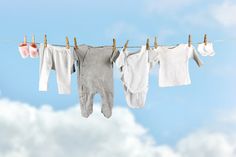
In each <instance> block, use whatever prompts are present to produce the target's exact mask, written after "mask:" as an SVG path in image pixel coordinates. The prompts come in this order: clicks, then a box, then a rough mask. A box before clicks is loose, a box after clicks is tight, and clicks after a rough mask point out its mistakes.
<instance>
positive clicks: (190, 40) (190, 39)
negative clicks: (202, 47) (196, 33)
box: [188, 34, 192, 47]
mask: <svg viewBox="0 0 236 157" xmlns="http://www.w3.org/2000/svg"><path fill="white" fill-rule="evenodd" d="M191 46H192V36H191V35H190V34H189V36H188V47H191Z"/></svg>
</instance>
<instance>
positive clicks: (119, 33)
mask: <svg viewBox="0 0 236 157" xmlns="http://www.w3.org/2000/svg"><path fill="white" fill-rule="evenodd" d="M105 34H106V36H107V37H108V38H109V39H110V38H113V37H115V38H117V39H119V40H121V39H124V38H125V39H124V40H125V41H126V40H132V41H136V42H140V41H143V40H145V39H146V38H147V37H148V35H147V34H145V33H143V32H141V31H140V30H139V29H138V28H137V27H136V26H134V25H131V24H129V23H126V22H123V21H118V22H115V23H114V24H112V25H111V26H109V27H108V28H107V29H106V31H105ZM122 44H123V45H124V44H125V43H122ZM123 45H122V46H123Z"/></svg>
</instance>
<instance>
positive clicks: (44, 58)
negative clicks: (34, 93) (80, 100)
mask: <svg viewBox="0 0 236 157" xmlns="http://www.w3.org/2000/svg"><path fill="white" fill-rule="evenodd" d="M39 52H40V53H39V55H40V56H39V57H40V72H39V76H40V77H39V91H47V89H48V79H49V74H50V71H51V70H55V71H56V77H57V85H58V93H59V94H70V91H71V73H72V72H73V65H74V55H73V48H70V49H67V48H65V47H59V46H52V45H47V47H46V48H45V47H44V44H40V50H39Z"/></svg>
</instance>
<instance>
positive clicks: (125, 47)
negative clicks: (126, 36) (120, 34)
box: [123, 40, 129, 51]
mask: <svg viewBox="0 0 236 157" xmlns="http://www.w3.org/2000/svg"><path fill="white" fill-rule="evenodd" d="M128 44H129V40H127V41H126V43H125V46H124V48H123V51H125V50H126V49H127V47H128Z"/></svg>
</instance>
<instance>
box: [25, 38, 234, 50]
mask: <svg viewBox="0 0 236 157" xmlns="http://www.w3.org/2000/svg"><path fill="white" fill-rule="evenodd" d="M230 41H235V42H236V39H233V40H230V39H229V40H213V41H208V42H210V43H220V42H230ZM27 43H31V42H27ZM201 43H203V42H193V43H192V44H201ZM35 44H37V45H39V44H41V43H39V42H35ZM51 45H53V46H62V47H64V46H66V45H62V44H51ZM175 45H179V44H175ZM70 46H72V45H70ZM73 46H74V45H73ZM73 46H72V47H73ZM158 46H170V45H163V44H158ZM94 47H95V48H98V47H112V45H103V46H94ZM123 47H124V46H117V47H116V48H123ZM140 47H141V46H127V48H140ZM150 47H151V48H154V47H155V46H150Z"/></svg>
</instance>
